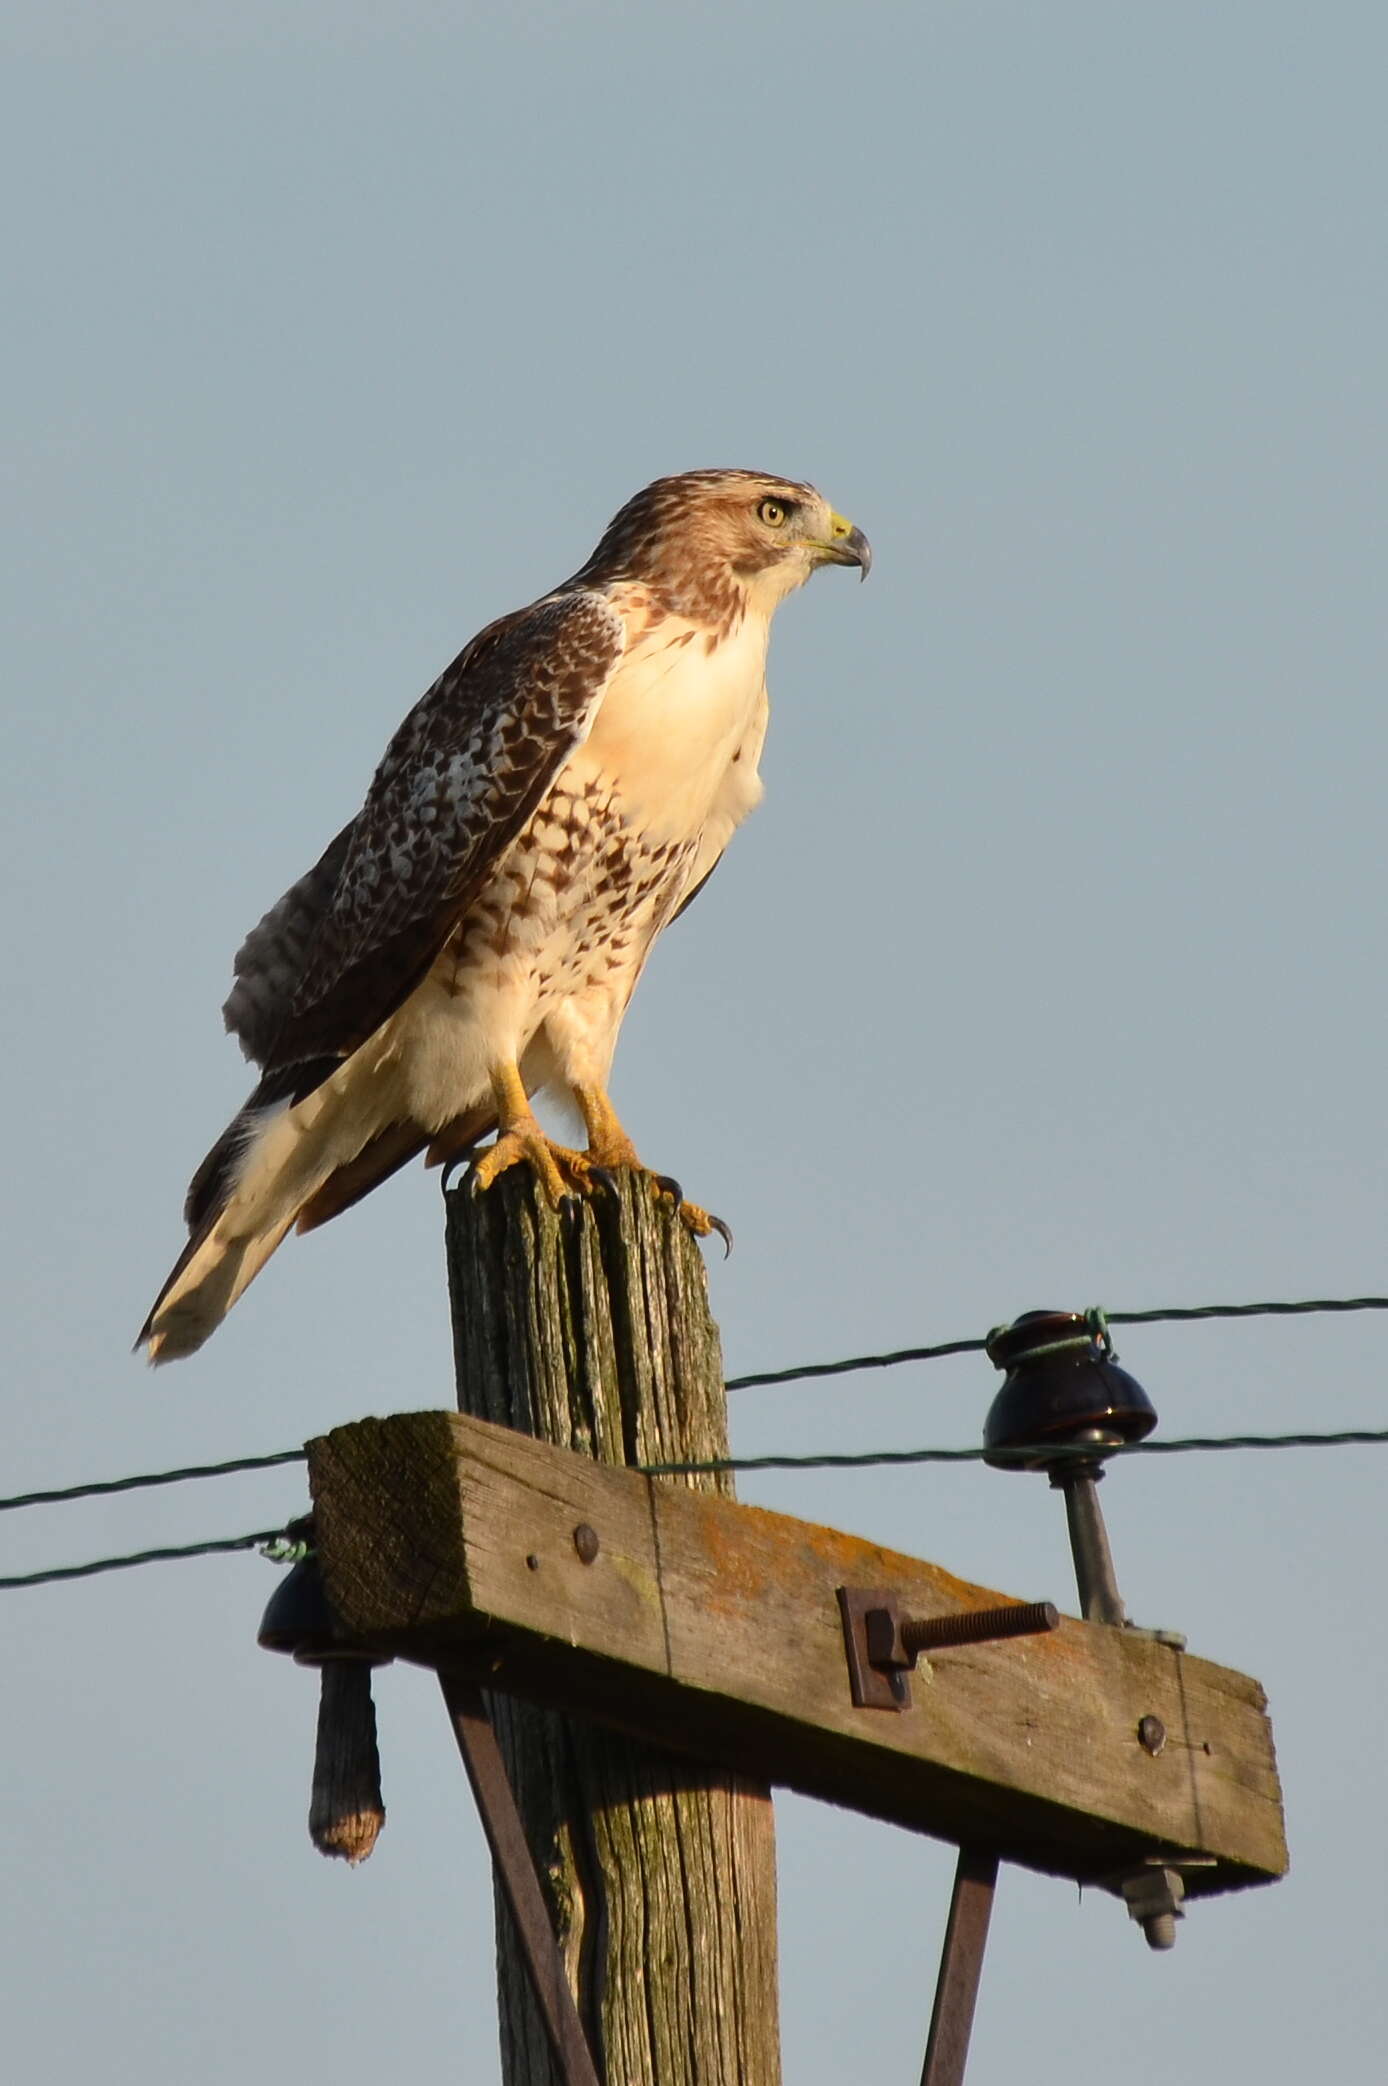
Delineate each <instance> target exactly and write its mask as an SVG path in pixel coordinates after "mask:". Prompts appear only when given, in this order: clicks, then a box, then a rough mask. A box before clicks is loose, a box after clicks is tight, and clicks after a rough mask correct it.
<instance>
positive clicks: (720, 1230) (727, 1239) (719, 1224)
mask: <svg viewBox="0 0 1388 2086" xmlns="http://www.w3.org/2000/svg"><path fill="white" fill-rule="evenodd" d="M708 1221H709V1223H710V1224H711V1225H712V1226H713V1228H714V1230H715V1231H716V1232H717V1234H718V1236H719V1238H720V1239H721V1240H722V1241H723V1258H724V1260H728V1259H731V1257H732V1250H733V1229H732V1226H731V1224H725V1223H724V1222H723V1219H722V1218H721V1217H715V1216H714V1214H713V1212H712V1210H710V1211H709V1213H708Z"/></svg>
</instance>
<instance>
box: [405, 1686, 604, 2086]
mask: <svg viewBox="0 0 1388 2086" xmlns="http://www.w3.org/2000/svg"><path fill="white" fill-rule="evenodd" d="M439 1683H440V1685H441V1687H442V1688H443V1699H444V1701H445V1702H446V1703H447V1705H448V1714H449V1716H450V1717H451V1719H452V1721H453V1735H454V1737H455V1738H456V1739H457V1741H458V1751H459V1752H460V1753H461V1754H462V1756H463V1766H464V1767H465V1768H466V1769H467V1777H468V1780H469V1782H470V1783H471V1784H472V1794H473V1797H474V1798H475V1800H476V1803H477V1811H478V1816H479V1817H480V1818H481V1820H482V1830H483V1832H484V1833H485V1834H486V1836H487V1845H488V1846H489V1847H490V1848H491V1851H492V1862H493V1865H494V1867H495V1869H496V1875H497V1880H498V1881H499V1883H500V1885H501V1890H502V1895H503V1897H504V1898H505V1900H506V1903H507V1905H508V1907H509V1908H510V1913H511V1917H512V1919H513V1920H514V1921H515V1925H516V1934H517V1937H518V1939H519V1941H520V1945H521V1953H522V1955H523V1956H524V1958H525V1967H526V1970H527V1972H528V1973H529V1977H530V1985H531V1990H532V1991H533V1992H534V1994H535V2003H536V2005H537V2006H538V2007H539V2010H540V2018H541V2020H542V2021H543V2022H544V2028H545V2034H546V2036H547V2037H548V2038H549V2046H550V2051H551V2053H552V2055H553V2057H554V2062H555V2064H556V2065H557V2066H558V2068H559V2075H560V2077H561V2078H562V2080H563V2081H564V2086H601V2081H600V2079H599V2077H598V2071H597V2066H596V2065H595V2064H594V2062H593V2053H592V2051H591V2049H590V2048H589V2047H588V2038H587V2036H586V2035H585V2034H584V2032H583V2023H582V2021H581V2020H580V2019H579V2015H578V2008H577V2006H576V2005H575V2004H574V1996H573V1993H572V1992H571V1991H570V1990H569V1981H568V1979H567V1977H566V1976H565V1975H564V1958H563V1955H562V1954H561V1952H560V1948H559V1942H558V1939H557V1938H556V1936H555V1932H554V1928H553V1926H552V1924H551V1923H550V1917H549V1910H548V1908H547V1906H546V1904H545V1898H544V1892H543V1890H542V1889H541V1887H540V1879H539V1876H538V1875H537V1874H536V1871H535V1862H534V1857H533V1856H532V1854H531V1852H530V1847H529V1844H528V1842H527V1840H526V1837H525V1829H524V1827H523V1826H522V1824H521V1818H520V1812H519V1811H518V1810H517V1808H516V1799H515V1793H514V1791H513V1790H512V1788H511V1783H510V1778H509V1776H508V1775H507V1773H506V1763H505V1761H504V1760H503V1759H502V1757H501V1748H500V1747H499V1746H498V1744H497V1742H496V1733H495V1731H494V1730H493V1729H492V1721H491V1718H490V1717H489V1716H488V1715H487V1705H486V1703H485V1702H484V1700H483V1698H482V1691H481V1689H480V1688H479V1687H478V1686H477V1685H476V1683H475V1682H474V1681H472V1680H470V1679H468V1678H467V1677H466V1676H465V1675H463V1674H461V1673H459V1672H458V1671H457V1669H456V1668H453V1669H448V1668H445V1669H444V1670H443V1671H441V1672H440V1674H439Z"/></svg>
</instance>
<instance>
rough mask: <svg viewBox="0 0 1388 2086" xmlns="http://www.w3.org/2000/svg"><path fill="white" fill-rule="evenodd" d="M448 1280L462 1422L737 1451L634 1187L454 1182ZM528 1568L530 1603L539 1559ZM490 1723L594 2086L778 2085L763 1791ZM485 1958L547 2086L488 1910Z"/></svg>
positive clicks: (503, 1919)
mask: <svg viewBox="0 0 1388 2086" xmlns="http://www.w3.org/2000/svg"><path fill="white" fill-rule="evenodd" d="M448 1267H449V1283H450V1291H451V1296H452V1308H453V1327H454V1342H455V1350H456V1360H457V1378H458V1404H459V1408H460V1410H461V1411H463V1412H465V1413H470V1414H473V1415H476V1416H477V1417H479V1418H483V1419H488V1420H493V1421H496V1422H498V1423H499V1424H501V1425H503V1426H506V1427H512V1428H517V1429H519V1430H520V1431H522V1432H523V1433H526V1434H531V1435H534V1436H536V1437H538V1438H539V1439H540V1440H543V1441H547V1442H553V1443H556V1444H558V1445H559V1446H560V1447H563V1448H566V1449H575V1450H578V1451H580V1452H581V1453H582V1454H584V1455H587V1456H591V1457H594V1458H596V1459H597V1460H598V1461H600V1462H603V1463H610V1464H634V1463H655V1462H684V1461H703V1460H708V1459H712V1458H716V1457H719V1456H725V1455H726V1454H727V1453H728V1449H727V1413H726V1404H725V1397H724V1391H723V1358H722V1351H721V1347H720V1344H719V1338H718V1331H717V1328H716V1326H715V1325H714V1323H713V1320H712V1319H711V1317H710V1316H709V1309H708V1296H707V1284H706V1280H705V1275H704V1266H703V1260H702V1256H701V1254H700V1251H699V1248H698V1247H697V1245H696V1244H695V1243H694V1241H693V1240H692V1239H691V1238H690V1237H689V1235H688V1234H687V1232H686V1231H685V1230H684V1228H683V1226H682V1225H681V1224H680V1223H679V1222H678V1220H677V1219H676V1218H675V1216H674V1214H673V1210H672V1208H671V1205H670V1204H669V1202H668V1201H666V1202H664V1203H661V1202H658V1201H657V1200H656V1198H655V1197H654V1196H653V1195H652V1193H651V1190H650V1186H649V1184H648V1183H647V1182H645V1181H640V1180H636V1179H634V1178H633V1177H631V1176H630V1175H624V1176H622V1177H621V1179H620V1184H619V1187H618V1190H617V1192H616V1193H615V1194H612V1195H608V1196H604V1197H600V1198H597V1199H595V1200H594V1201H592V1202H590V1203H584V1204H581V1205H580V1204H576V1205H574V1206H573V1207H572V1208H571V1209H569V1210H567V1211H565V1212H564V1213H563V1214H561V1215H558V1216H556V1215H555V1214H554V1213H553V1212H552V1211H551V1210H550V1209H549V1207H548V1206H547V1204H546V1203H545V1200H544V1198H543V1196H542V1195H541V1194H540V1193H539V1192H538V1191H537V1190H536V1188H535V1186H534V1183H533V1182H532V1180H531V1178H530V1176H529V1174H528V1172H526V1171H523V1170H521V1169H517V1170H516V1171H514V1172H512V1173H509V1174H507V1175H505V1176H503V1178H502V1179H501V1180H500V1181H499V1182H498V1183H497V1184H496V1186H495V1187H493V1188H491V1189H490V1190H488V1192H487V1193H486V1194H485V1195H481V1196H473V1195H472V1194H471V1193H470V1192H469V1191H468V1189H467V1187H466V1184H465V1185H464V1186H463V1187H461V1188H460V1189H458V1190H457V1191H455V1192H454V1193H453V1194H452V1195H450V1197H449V1202H448ZM687 1482H688V1483H689V1484H690V1485H692V1486H697V1487H699V1488H701V1489H705V1490H714V1491H718V1492H723V1493H729V1492H731V1489H732V1488H731V1484H730V1481H729V1480H728V1479H727V1478H725V1477H721V1478H707V1477H705V1478H698V1479H690V1480H688V1481H687ZM527 1562H530V1560H527ZM531 1569H532V1572H533V1575H534V1577H535V1579H536V1582H537V1585H538V1584H539V1582H540V1581H541V1580H542V1579H543V1578H544V1577H545V1575H546V1561H545V1560H543V1559H541V1558H540V1557H539V1556H538V1554H536V1555H535V1556H534V1559H533V1563H532V1565H531ZM549 1569H550V1570H552V1569H553V1567H552V1565H551V1566H549ZM488 1705H489V1708H490V1712H491V1716H492V1719H493V1722H494V1724H495V1727H496V1732H497V1736H498V1739H499V1741H500V1744H501V1749H502V1753H503V1756H504V1758H505V1761H506V1765H507V1769H508V1771H509V1775H510V1779H511V1782H512V1785H513V1787H514V1789H515V1792H516V1797H517V1801H518V1803H519V1806H520V1811H521V1816H522V1819H523V1821H524V1825H525V1830H526V1837H527V1839H528V1841H529V1844H530V1848H531V1851H532V1853H533V1855H534V1859H535V1864H536V1867H537V1869H538V1870H539V1873H540V1875H541V1877H542V1878H543V1879H544V1881H545V1885H546V1891H547V1896H548V1898H549V1903H550V1910H551V1913H552V1915H553V1919H554V1923H555V1928H556V1931H557V1934H558V1936H559V1940H560V1944H561V1947H562V1949H563V1953H564V1959H565V1964H566V1967H567V1971H568V1977H569V1982H570V1985H571V1987H572V1989H573V1992H574V1995H575V1998H576V2000H577V2002H578V2007H579V2012H580V2015H581V2017H582V2020H583V2022H584V2025H585V2027H586V2029H587V2032H588V2037H589V2041H590V2043H591V2044H592V2047H593V2050H594V2052H595V2053H596V2055H597V2058H598V2062H599V2068H600V2070H602V2072H603V2076H604V2077H605V2080H606V2082H607V2086H652V2082H654V2081H658V2082H659V2086H777V2082H778V2081H779V2079H780V2076H781V2069H780V2047H779V2029H778V2016H777V1988H776V1863H775V1843H774V1837H773V1827H772V1814H771V1798H770V1792H769V1790H768V1788H767V1787H766V1785H765V1784H764V1783H762V1782H758V1781H754V1780H749V1779H747V1778H746V1777H744V1776H742V1775H739V1774H737V1773H734V1772H732V1771H730V1770H728V1769H726V1768H722V1767H717V1766H711V1765H705V1764H704V1763H702V1762H696V1761H691V1760H689V1759H687V1758H681V1757H677V1756H676V1755H673V1754H670V1753H666V1752H664V1751H660V1750H657V1749H656V1748H654V1747H652V1746H649V1745H645V1744H641V1743H638V1742H636V1741H634V1740H630V1739H627V1738H624V1737H621V1736H618V1735H617V1734H615V1733H613V1732H611V1731H610V1730H604V1729H602V1728H601V1727H599V1726H597V1725H594V1724H592V1723H590V1722H588V1721H586V1720H582V1719H578V1718H574V1717H571V1716H567V1715H564V1714H562V1713H560V1712H558V1711H555V1710H551V1709H544V1708H539V1707H536V1706H535V1705H533V1704H532V1703H529V1702H524V1701H520V1700H517V1699H516V1698H515V1697H514V1696H511V1695H509V1694H499V1693H498V1694H492V1695H490V1696H489V1697H488ZM497 1955H498V1974H499V2001H500V2016H501V2047H502V2076H503V2080H504V2086H551V2082H552V2081H553V2080H554V2078H555V2073H554V2071H553V2068H552V2062H551V2058H550V2054H549V2049H548V2045H547V2042H546V2037H545V2034H544V2030H543V2026H542V2023H541V2021H540V2018H539V2014H538V2011H537V2008H536V2003H535V1999H534V1996H533V1993H532V1989H531V1985H530V1982H529V1979H528V1977H527V1975H526V1973H525V1970H524V1967H523V1963H522V1960H521V1956H520V1953H519V1950H518V1947H517V1937H516V1933H515V1930H514V1927H513V1924H512V1921H511V1916H510V1913H509V1911H508V1910H507V1908H506V1906H505V1904H504V1902H502V1900H501V1898H500V1895H499V1894H498V1901H497Z"/></svg>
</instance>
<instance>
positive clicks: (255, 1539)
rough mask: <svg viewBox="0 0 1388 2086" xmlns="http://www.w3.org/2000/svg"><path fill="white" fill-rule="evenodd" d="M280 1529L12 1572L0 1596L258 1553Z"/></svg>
mask: <svg viewBox="0 0 1388 2086" xmlns="http://www.w3.org/2000/svg"><path fill="white" fill-rule="evenodd" d="M284 1533H285V1531H284V1529H283V1528H282V1527H281V1528H262V1529H258V1530H257V1531H256V1533H255V1534H254V1535H249V1536H221V1537H218V1538H216V1539H214V1540H213V1541H212V1542H208V1543H179V1544H176V1545H174V1546H172V1547H170V1548H167V1549H162V1550H136V1551H133V1552H132V1553H131V1554H130V1555H129V1556H128V1557H94V1558H92V1559H90V1561H89V1562H88V1563H86V1564H75V1565H53V1566H50V1568H49V1569H48V1570H47V1571H44V1572H12V1573H11V1574H10V1575H9V1577H8V1578H4V1579H0V1592H5V1593H9V1592H12V1591H13V1590H14V1589H15V1588H17V1587H21V1586H51V1585H53V1584H54V1583H55V1582H56V1581H57V1580H60V1579H94V1578H95V1577H96V1575H97V1574H98V1572H124V1571H128V1570H129V1569H130V1567H131V1566H132V1565H146V1564H166V1563H168V1562H170V1561H171V1560H174V1559H179V1558H184V1557H216V1556H219V1555H222V1554H224V1553H226V1552H228V1551H233V1550H259V1549H260V1548H262V1546H263V1545H264V1544H266V1543H275V1542H278V1541H279V1540H280V1538H281V1537H282V1536H283V1535H284Z"/></svg>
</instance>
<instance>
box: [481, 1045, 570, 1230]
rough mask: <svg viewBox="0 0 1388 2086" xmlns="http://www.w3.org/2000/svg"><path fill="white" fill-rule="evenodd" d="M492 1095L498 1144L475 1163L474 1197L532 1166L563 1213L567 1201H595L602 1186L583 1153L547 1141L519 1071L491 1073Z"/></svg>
mask: <svg viewBox="0 0 1388 2086" xmlns="http://www.w3.org/2000/svg"><path fill="white" fill-rule="evenodd" d="M492 1094H493V1097H494V1099H495V1101H496V1131H497V1134H496V1143H495V1144H493V1145H489V1146H488V1148H487V1150H486V1151H484V1152H483V1153H482V1154H481V1156H480V1157H479V1158H478V1159H476V1160H475V1161H474V1162H473V1166H472V1192H473V1193H474V1195H480V1194H482V1193H483V1192H484V1191H485V1190H486V1189H488V1188H490V1187H491V1185H492V1183H493V1182H494V1181H496V1180H499V1179H500V1177H501V1175H502V1174H503V1173H506V1172H508V1171H509V1170H510V1168H511V1167H513V1166H521V1165H526V1166H529V1168H530V1170H531V1172H532V1173H533V1174H534V1175H535V1178H536V1179H537V1180H538V1181H539V1183H540V1186H541V1187H542V1188H543V1189H544V1191H545V1195H546V1197H547V1198H548V1201H549V1204H550V1207H551V1208H552V1209H556V1210H557V1209H558V1208H559V1205H560V1204H561V1203H562V1202H563V1201H564V1200H565V1198H566V1197H567V1196H570V1195H574V1194H579V1195H591V1194H592V1192H593V1190H594V1188H595V1187H597V1186H598V1185H600V1184H599V1183H598V1182H596V1181H595V1180H594V1179H593V1171H594V1169H593V1167H592V1165H591V1163H590V1162H589V1160H588V1159H586V1158H585V1156H584V1154H583V1153H582V1152H571V1151H570V1150H569V1148H568V1146H567V1145H562V1144H556V1143H555V1141H554V1139H553V1138H552V1137H547V1136H546V1135H545V1133H544V1131H543V1130H542V1129H541V1128H540V1125H539V1123H538V1122H537V1121H536V1119H535V1113H534V1110H533V1109H532V1108H531V1106H530V1097H529V1095H528V1094H527V1093H526V1091H525V1084H524V1082H523V1080H522V1079H521V1076H520V1071H519V1068H518V1067H517V1066H516V1065H514V1064H502V1065H498V1066H497V1067H495V1069H494V1070H493V1072H492Z"/></svg>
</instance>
